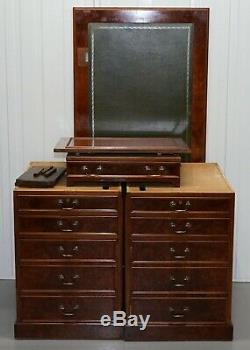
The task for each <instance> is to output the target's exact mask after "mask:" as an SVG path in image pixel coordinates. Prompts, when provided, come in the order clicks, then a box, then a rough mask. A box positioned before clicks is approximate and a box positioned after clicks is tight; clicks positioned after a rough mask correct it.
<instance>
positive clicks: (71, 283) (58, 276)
mask: <svg viewBox="0 0 250 350" xmlns="http://www.w3.org/2000/svg"><path fill="white" fill-rule="evenodd" d="M18 270H19V271H18V272H19V274H18V289H19V290H48V291H49V290H51V291H52V290H61V291H67V290H88V291H96V290H109V291H110V290H115V270H116V268H115V267H112V266H104V265H99V266H65V265H57V266H52V265H51V266H49V265H48V266H46V265H44V266H39V267H38V266H21V267H19V268H18Z"/></svg>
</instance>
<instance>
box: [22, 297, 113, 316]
mask: <svg viewBox="0 0 250 350" xmlns="http://www.w3.org/2000/svg"><path fill="white" fill-rule="evenodd" d="M115 302H116V299H115V297H103V296H102V297H86V296H85V297H83V296H80V297H60V296H57V297H54V296H53V297H48V296H46V297H36V296H28V297H20V302H19V312H18V315H17V317H18V321H24V322H25V321H27V322H29V321H33V322H34V321H44V322H46V321H48V322H53V321H55V322H58V321H61V322H75V321H83V322H86V321H100V318H101V316H102V315H110V316H112V311H113V310H114V309H115V304H116V303H115Z"/></svg>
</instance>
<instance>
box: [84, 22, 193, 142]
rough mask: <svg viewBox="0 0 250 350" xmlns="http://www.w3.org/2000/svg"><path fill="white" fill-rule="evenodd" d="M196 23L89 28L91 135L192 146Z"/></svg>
mask: <svg viewBox="0 0 250 350" xmlns="http://www.w3.org/2000/svg"><path fill="white" fill-rule="evenodd" d="M192 31H193V25H192V24H191V23H165V24H157V23H154V24H152V23H151V24H150V23H146V24H142V23H139V24H138V23H136V24H135V23H90V24H89V27H88V32H89V101H90V106H89V107H90V111H89V115H90V125H91V132H92V136H130V137H132V136H171V137H181V138H183V140H185V142H186V143H187V144H189V145H190V141H191V123H190V106H191V76H192V72H191V66H192V64H191V60H192Z"/></svg>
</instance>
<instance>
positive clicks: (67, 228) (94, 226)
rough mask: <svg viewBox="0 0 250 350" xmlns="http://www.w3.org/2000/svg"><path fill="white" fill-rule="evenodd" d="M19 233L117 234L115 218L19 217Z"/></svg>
mask: <svg viewBox="0 0 250 350" xmlns="http://www.w3.org/2000/svg"><path fill="white" fill-rule="evenodd" d="M19 231H21V232H65V233H69V234H70V233H71V232H84V233H91V232H95V233H117V232H118V218H117V217H97V216H84V217H72V216H71V217H34V216H29V217H28V216H27V217H26V216H21V217H19Z"/></svg>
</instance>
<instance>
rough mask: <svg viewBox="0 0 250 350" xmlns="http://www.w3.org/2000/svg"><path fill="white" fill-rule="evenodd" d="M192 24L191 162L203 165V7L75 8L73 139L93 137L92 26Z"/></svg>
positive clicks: (206, 15) (206, 21)
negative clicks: (90, 99)
mask: <svg viewBox="0 0 250 350" xmlns="http://www.w3.org/2000/svg"><path fill="white" fill-rule="evenodd" d="M105 22H106V23H192V24H193V53H192V55H193V56H192V57H193V60H192V106H191V111H192V113H191V117H192V119H191V161H193V162H204V161H205V153H206V107H207V64H208V33H209V9H206V8H205V9H204V8H202V9H200V8H185V9H184V8H151V9H148V8H86V7H76V8H74V9H73V36H74V136H75V137H88V136H91V128H90V125H89V115H88V93H89V92H88V64H87V63H86V59H85V58H86V57H85V56H86V53H87V50H88V24H89V23H105Z"/></svg>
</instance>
